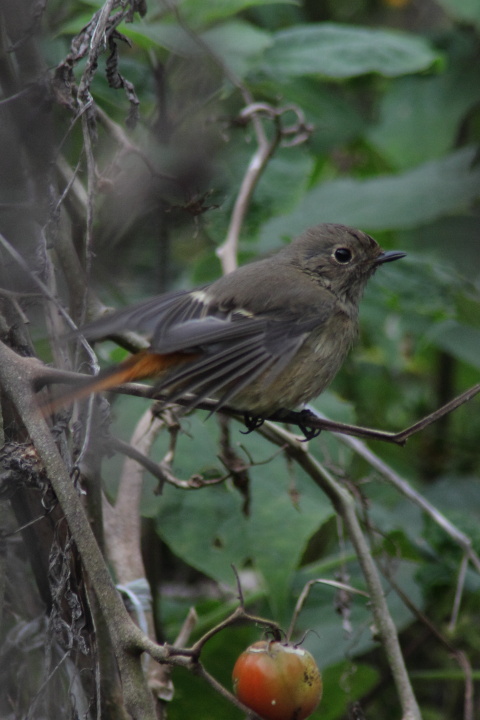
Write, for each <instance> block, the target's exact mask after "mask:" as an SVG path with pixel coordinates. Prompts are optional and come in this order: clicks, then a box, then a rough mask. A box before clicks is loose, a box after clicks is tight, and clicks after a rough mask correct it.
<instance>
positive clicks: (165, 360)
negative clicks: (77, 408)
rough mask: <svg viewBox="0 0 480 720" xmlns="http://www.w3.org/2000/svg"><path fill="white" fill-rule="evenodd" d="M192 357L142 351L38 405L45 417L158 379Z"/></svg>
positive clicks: (181, 354) (184, 354)
mask: <svg viewBox="0 0 480 720" xmlns="http://www.w3.org/2000/svg"><path fill="white" fill-rule="evenodd" d="M194 357H195V355H187V354H186V353H169V354H164V355H161V354H159V353H152V352H149V351H148V350H142V351H141V352H139V353H136V354H135V355H132V356H130V357H129V358H127V359H126V360H124V361H123V362H122V363H120V364H119V365H116V366H113V367H110V368H106V369H105V370H103V371H102V372H100V373H99V374H98V375H95V376H94V377H85V381H84V382H83V383H82V384H81V385H80V386H76V387H74V388H69V389H68V390H66V391H65V392H63V393H61V394H59V395H57V396H56V397H54V398H52V399H51V400H50V401H48V402H46V403H45V404H43V405H41V407H40V409H41V412H42V414H43V415H44V416H45V417H47V416H49V415H52V414H53V413H54V412H57V410H60V409H61V408H64V407H66V406H67V405H70V404H71V403H72V402H74V401H75V400H83V399H84V398H86V397H89V395H92V394H93V393H98V392H104V391H106V390H111V389H112V388H115V387H118V386H119V385H123V384H124V383H128V382H135V381H136V380H146V379H147V378H156V377H159V376H161V375H163V374H165V373H166V372H167V371H168V370H170V369H171V368H172V367H175V366H177V365H179V364H183V363H184V362H186V361H188V360H190V359H193V358H194Z"/></svg>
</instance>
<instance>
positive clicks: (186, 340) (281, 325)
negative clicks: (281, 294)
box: [84, 287, 328, 404]
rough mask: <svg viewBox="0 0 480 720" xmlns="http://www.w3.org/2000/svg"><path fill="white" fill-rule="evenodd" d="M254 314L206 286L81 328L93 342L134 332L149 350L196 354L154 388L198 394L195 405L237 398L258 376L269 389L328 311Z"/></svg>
mask: <svg viewBox="0 0 480 720" xmlns="http://www.w3.org/2000/svg"><path fill="white" fill-rule="evenodd" d="M283 300H284V307H285V306H286V308H287V310H286V312H284V313H283V314H281V313H279V312H277V311H275V309H274V308H272V309H270V311H267V312H265V313H263V314H259V315H256V314H254V313H253V312H252V311H250V310H248V309H245V308H239V307H237V306H236V304H235V303H233V304H230V303H225V304H222V303H221V302H220V303H219V302H217V301H216V300H215V298H214V295H213V294H211V293H209V288H208V287H207V288H199V289H197V290H193V291H190V292H178V293H171V294H167V295H163V296H159V297H156V298H152V299H150V300H147V301H145V302H143V303H139V304H137V305H135V306H133V307H131V308H126V309H125V310H120V311H119V312H117V313H114V314H113V315H112V316H110V317H106V318H103V319H101V320H99V321H97V322H95V323H92V324H91V325H90V326H87V327H86V328H85V329H84V333H85V336H86V337H87V338H89V339H98V338H100V337H106V336H109V335H114V334H116V333H119V332H121V331H122V330H123V331H124V330H127V329H128V330H135V331H140V332H144V333H147V334H148V336H149V339H150V342H151V346H150V352H152V353H158V354H169V353H185V354H191V356H192V358H191V359H190V360H189V361H188V362H186V363H180V364H179V365H178V366H176V367H174V368H171V369H170V371H169V372H168V374H167V375H166V376H165V377H164V378H162V380H161V381H160V382H159V383H158V384H157V385H156V387H157V389H158V391H159V392H160V391H165V390H166V391H167V395H168V397H169V399H171V400H175V399H177V398H179V397H180V396H182V395H184V394H185V393H189V392H191V393H194V394H195V396H196V402H199V401H200V400H201V399H202V398H204V397H207V396H215V397H220V404H224V403H225V402H227V400H228V399H229V398H231V397H233V396H235V395H237V394H238V393H239V392H240V390H242V389H243V388H244V387H245V386H247V385H248V384H250V383H252V382H253V381H254V380H255V379H256V378H258V377H259V376H260V375H264V376H265V384H266V386H268V385H269V384H270V383H271V382H273V381H274V379H275V378H276V377H277V376H278V374H279V373H280V372H281V371H282V370H283V369H284V368H285V366H286V365H288V363H289V362H290V360H291V359H292V358H293V356H294V355H295V354H296V352H297V351H298V350H299V348H300V347H301V345H302V344H303V342H304V340H305V338H306V336H307V334H308V333H309V332H310V330H312V329H313V328H315V327H318V326H319V325H321V324H322V322H323V319H324V317H326V316H327V315H328V308H326V307H321V308H317V310H315V308H312V307H311V306H310V305H309V306H308V307H306V308H305V311H304V312H300V313H299V312H298V309H297V311H296V312H290V311H289V310H288V308H289V303H288V299H285V298H284V299H283Z"/></svg>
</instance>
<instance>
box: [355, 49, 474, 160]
mask: <svg viewBox="0 0 480 720" xmlns="http://www.w3.org/2000/svg"><path fill="white" fill-rule="evenodd" d="M468 50H469V49H468ZM477 76H478V72H477V68H476V67H475V66H474V65H472V63H471V56H470V53H468V57H467V59H463V58H462V59H461V61H460V62H457V63H455V64H453V66H451V67H450V68H449V70H448V71H447V72H446V73H444V74H441V75H437V76H434V77H431V76H430V77H405V78H399V79H398V80H397V81H396V82H394V83H392V84H391V86H390V88H389V90H388V91H387V92H386V94H385V95H384V96H383V99H382V101H381V106H380V120H379V122H378V123H377V124H376V125H375V126H373V127H372V129H371V130H370V132H369V133H368V137H369V139H370V140H371V141H372V142H373V144H374V145H375V147H376V148H377V149H378V150H379V151H380V152H381V153H382V155H383V156H384V157H385V158H386V159H387V160H388V161H389V162H390V163H392V164H393V165H394V166H395V167H398V168H407V167H411V166H414V165H419V164H420V163H421V162H425V161H426V160H432V159H434V158H436V157H439V156H440V155H442V154H443V153H445V152H448V151H449V150H450V149H451V148H452V147H453V146H454V143H455V140H456V136H457V133H458V126H459V123H460V122H461V120H462V118H463V117H464V116H465V114H466V113H467V111H468V110H469V109H470V108H471V107H472V106H473V105H474V104H475V103H477V102H478V101H479V100H480V84H479V83H478V82H477ZM447 98H448V100H447Z"/></svg>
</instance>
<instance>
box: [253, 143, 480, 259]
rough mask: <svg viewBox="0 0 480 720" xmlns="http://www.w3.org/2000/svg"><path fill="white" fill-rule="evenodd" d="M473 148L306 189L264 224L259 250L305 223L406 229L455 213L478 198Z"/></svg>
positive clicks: (479, 178) (478, 180) (479, 176)
mask: <svg viewBox="0 0 480 720" xmlns="http://www.w3.org/2000/svg"><path fill="white" fill-rule="evenodd" d="M475 157H476V150H475V149H473V148H463V149H462V150H458V151H457V152H455V153H451V154H450V155H446V156H445V157H443V158H441V159H440V160H433V161H431V162H427V163H425V164H423V165H421V166H420V167H418V168H415V169H414V170H409V171H408V172H404V173H402V174H399V175H385V176H383V177H376V178H374V179H371V180H370V179H369V180H356V179H353V178H345V179H339V180H333V181H331V182H325V183H323V184H321V185H319V186H317V187H315V188H314V189H313V190H311V191H310V192H308V193H306V194H305V196H304V198H303V200H302V201H301V202H300V203H299V204H298V205H297V207H296V209H295V210H294V211H293V212H292V213H290V214H289V216H288V217H283V216H282V217H277V218H274V219H272V220H271V221H269V222H267V223H265V225H264V226H263V228H262V232H261V236H260V247H261V249H262V250H265V249H270V248H271V247H278V242H279V239H280V238H291V237H293V236H295V235H297V234H298V233H299V232H301V231H302V230H304V229H305V228H306V227H309V226H310V225H315V224H317V223H321V222H338V223H344V224H345V225H353V226H356V227H361V228H362V229H369V230H371V231H374V230H377V231H378V230H385V229H407V228H412V227H416V226H418V225H423V224H425V223H428V222H431V221H432V220H435V219H436V218H439V217H442V216H443V215H449V214H451V213H455V212H459V211H461V210H464V209H465V208H468V207H469V205H470V204H471V203H472V202H473V201H474V200H475V199H477V198H479V197H480V167H478V166H475V165H474V164H473V163H474V161H475Z"/></svg>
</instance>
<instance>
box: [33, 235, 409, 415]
mask: <svg viewBox="0 0 480 720" xmlns="http://www.w3.org/2000/svg"><path fill="white" fill-rule="evenodd" d="M405 254H406V253H404V252H401V251H396V250H390V251H384V250H383V249H382V248H381V247H380V246H379V244H378V243H377V242H376V241H375V240H374V239H373V238H372V237H371V236H370V235H368V234H366V233H365V232H362V231H361V230H357V229H355V228H351V227H347V226H345V225H340V224H336V223H323V224H320V225H316V226H315V227H312V228H309V229H307V230H306V231H305V232H303V233H302V234H301V235H299V237H297V238H296V239H294V240H293V241H292V242H291V243H289V244H288V245H285V246H284V247H283V248H282V249H280V250H279V251H278V252H276V253H275V254H273V255H272V256H270V257H266V258H263V259H259V260H256V261H253V262H251V263H248V264H246V265H243V266H241V267H239V268H237V269H236V270H234V271H233V272H231V273H228V274H227V275H224V276H223V277H221V278H220V279H218V280H216V281H214V282H213V283H211V284H208V285H203V286H200V287H197V288H194V289H193V290H180V291H174V292H170V293H166V294H163V295H159V296H156V297H153V298H150V299H147V300H144V301H142V302H140V303H137V304H135V305H133V306H130V307H126V308H124V309H121V310H118V311H115V312H113V313H112V314H111V315H108V316H104V317H102V318H100V319H99V320H96V321H94V322H92V323H90V324H88V325H86V326H85V327H84V328H83V329H82V334H83V335H84V337H85V338H87V340H88V341H89V342H93V341H98V340H100V339H104V338H107V337H109V336H118V334H120V333H122V332H125V331H136V332H137V333H142V334H144V335H145V337H146V339H147V341H148V343H149V346H148V347H147V348H146V349H145V350H141V351H139V352H138V353H135V354H133V355H131V356H130V357H128V358H127V359H126V360H124V361H123V362H121V363H119V364H118V365H115V366H111V367H108V368H106V369H105V370H103V371H101V372H100V373H99V374H98V375H96V376H94V377H92V376H88V378H86V380H85V382H84V383H83V384H82V385H81V386H80V387H77V388H74V389H72V390H68V391H66V393H64V394H63V395H61V396H59V397H57V398H54V399H53V400H52V401H51V402H49V403H46V405H45V408H44V410H45V413H46V414H49V413H51V412H53V411H54V410H55V409H56V408H58V407H61V406H64V405H66V404H69V403H71V402H73V401H74V400H76V399H79V398H84V397H86V396H88V395H90V394H91V393H98V392H101V391H105V390H110V389H114V388H115V387H117V386H118V385H121V384H123V383H127V382H132V381H138V380H146V379H150V380H154V382H155V385H154V389H155V394H157V393H158V394H162V399H164V400H165V401H167V402H172V403H173V402H175V401H176V400H179V399H180V398H184V396H186V395H187V394H188V397H189V398H190V397H191V396H192V395H193V399H192V400H191V402H190V404H189V406H188V407H189V408H193V407H195V406H196V405H198V403H200V402H201V401H202V400H204V399H205V398H207V397H208V398H213V399H214V400H215V403H216V404H215V411H216V410H220V409H221V408H222V407H224V406H226V405H227V404H228V406H229V407H230V408H232V409H233V410H235V411H237V412H239V413H242V414H243V415H244V416H245V418H250V420H249V421H247V427H249V424H248V423H249V422H250V428H253V427H254V426H256V425H255V423H256V422H257V419H260V422H261V420H262V419H263V418H266V417H270V416H272V415H274V414H276V413H279V412H280V413H281V412H282V411H283V410H285V409H286V410H295V409H296V408H299V407H303V406H304V405H305V403H307V402H309V401H310V400H312V399H314V398H316V397H317V396H318V395H320V394H321V393H322V392H323V391H324V390H325V388H326V387H327V386H328V385H329V384H330V383H331V381H332V380H333V378H334V377H335V375H336V374H337V372H338V370H339V369H340V368H341V366H342V364H343V362H344V360H345V358H346V356H347V353H348V351H349V349H350V347H351V345H352V343H353V342H354V340H355V338H356V336H357V332H358V310H359V302H360V300H361V297H362V294H363V291H364V288H365V286H366V284H367V281H368V279H369V278H370V277H371V276H372V275H373V274H374V272H375V271H376V270H377V268H379V267H380V266H381V265H383V264H385V263H388V262H392V261H394V260H398V259H400V258H402V257H404V256H405ZM252 419H253V420H252Z"/></svg>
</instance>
